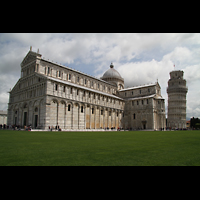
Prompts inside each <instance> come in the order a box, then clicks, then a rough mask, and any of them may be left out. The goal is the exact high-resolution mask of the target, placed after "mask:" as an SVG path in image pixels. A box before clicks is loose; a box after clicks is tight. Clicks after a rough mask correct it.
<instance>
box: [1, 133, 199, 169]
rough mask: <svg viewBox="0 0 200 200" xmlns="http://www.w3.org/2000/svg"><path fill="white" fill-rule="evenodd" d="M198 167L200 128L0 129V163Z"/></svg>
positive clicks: (11, 164) (6, 164)
mask: <svg viewBox="0 0 200 200" xmlns="http://www.w3.org/2000/svg"><path fill="white" fill-rule="evenodd" d="M195 165H198V166H200V131H171V132H170V131H163V132H162V131H155V132H154V131H152V132H151V131H125V132H124V131H120V132H33V131H31V132H28V131H7V130H0V166H195Z"/></svg>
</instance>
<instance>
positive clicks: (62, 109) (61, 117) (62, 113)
mask: <svg viewBox="0 0 200 200" xmlns="http://www.w3.org/2000/svg"><path fill="white" fill-rule="evenodd" d="M58 126H59V128H61V129H63V128H65V126H66V102H65V101H64V100H61V101H60V104H59V108H58Z"/></svg>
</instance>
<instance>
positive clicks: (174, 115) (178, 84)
mask: <svg viewBox="0 0 200 200" xmlns="http://www.w3.org/2000/svg"><path fill="white" fill-rule="evenodd" d="M187 91H188V88H187V86H186V80H185V79H183V71H180V70H178V71H172V72H170V79H169V81H168V88H167V93H168V120H167V126H168V127H171V128H172V129H176V128H179V129H181V128H186V94H187Z"/></svg>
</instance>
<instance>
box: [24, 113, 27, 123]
mask: <svg viewBox="0 0 200 200" xmlns="http://www.w3.org/2000/svg"><path fill="white" fill-rule="evenodd" d="M26 121H27V112H24V126H27V124H26Z"/></svg>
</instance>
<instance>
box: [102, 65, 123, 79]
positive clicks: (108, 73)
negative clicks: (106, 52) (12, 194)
mask: <svg viewBox="0 0 200 200" xmlns="http://www.w3.org/2000/svg"><path fill="white" fill-rule="evenodd" d="M105 78H119V79H122V77H121V75H120V74H119V72H118V71H117V70H116V69H114V65H113V64H112V63H111V65H110V69H108V70H107V71H106V72H105V73H104V75H103V76H102V77H101V79H105Z"/></svg>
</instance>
